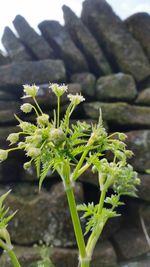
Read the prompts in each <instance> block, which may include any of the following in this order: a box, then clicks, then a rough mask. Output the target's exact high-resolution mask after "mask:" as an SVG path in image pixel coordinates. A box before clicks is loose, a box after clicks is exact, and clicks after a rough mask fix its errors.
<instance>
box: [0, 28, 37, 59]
mask: <svg viewBox="0 0 150 267" xmlns="http://www.w3.org/2000/svg"><path fill="white" fill-rule="evenodd" d="M2 44H3V45H4V47H5V49H6V51H7V53H8V55H9V57H10V58H11V60H12V61H15V62H20V61H26V60H31V59H32V57H31V56H30V54H29V53H28V52H27V50H26V48H25V47H24V45H23V44H22V43H21V42H20V41H19V39H18V38H17V37H16V36H15V34H14V33H13V32H12V30H11V29H10V28H9V27H5V29H4V33H3V36H2Z"/></svg>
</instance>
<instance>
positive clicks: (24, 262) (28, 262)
mask: <svg viewBox="0 0 150 267" xmlns="http://www.w3.org/2000/svg"><path fill="white" fill-rule="evenodd" d="M49 251H50V252H49V255H50V259H51V261H52V263H53V264H54V266H57V267H77V265H78V251H77V249H63V248H49ZM15 253H16V255H17V257H18V259H19V261H20V263H21V266H22V267H35V266H36V262H37V261H39V260H40V259H41V255H40V247H39V248H38V247H16V248H15ZM0 261H1V264H2V267H11V266H12V265H11V263H10V259H9V258H8V256H7V255H6V254H3V255H2V257H1V258H0ZM117 266H118V265H117V263H116V255H115V251H114V249H113V247H112V245H111V243H110V242H105V243H103V244H101V245H99V246H98V247H97V248H96V250H95V252H94V255H93V260H92V263H91V267H117Z"/></svg>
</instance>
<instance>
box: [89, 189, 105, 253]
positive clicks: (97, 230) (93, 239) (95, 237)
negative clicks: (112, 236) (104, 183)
mask: <svg viewBox="0 0 150 267" xmlns="http://www.w3.org/2000/svg"><path fill="white" fill-rule="evenodd" d="M106 192H107V191H106V190H102V191H101V195H100V201H99V207H98V211H97V213H98V214H101V213H102V209H103V206H104V200H105V196H106ZM105 223H106V221H105V222H101V223H99V222H98V225H97V227H95V229H94V230H93V232H92V233H91V235H90V237H89V239H88V242H87V246H86V252H87V255H88V256H89V257H91V256H92V254H93V250H94V248H95V246H96V243H97V241H98V239H99V236H100V234H101V232H102V230H103V228H104V225H105Z"/></svg>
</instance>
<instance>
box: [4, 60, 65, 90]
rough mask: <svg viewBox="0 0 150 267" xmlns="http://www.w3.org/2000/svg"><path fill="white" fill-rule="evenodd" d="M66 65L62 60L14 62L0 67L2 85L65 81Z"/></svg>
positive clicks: (11, 87)
mask: <svg viewBox="0 0 150 267" xmlns="http://www.w3.org/2000/svg"><path fill="white" fill-rule="evenodd" d="M65 78H66V73H65V67H64V64H63V62H62V61H61V60H52V59H47V60H39V61H26V62H20V63H12V64H9V65H5V66H2V67H0V87H10V89H12V90H13V87H15V86H21V85H22V84H26V83H28V84H32V83H35V84H42V83H48V82H54V81H57V82H62V81H65Z"/></svg>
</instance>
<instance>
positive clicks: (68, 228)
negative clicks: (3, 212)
mask: <svg viewBox="0 0 150 267" xmlns="http://www.w3.org/2000/svg"><path fill="white" fill-rule="evenodd" d="M9 187H10V186H9ZM12 188H13V191H12V193H11V194H10V195H9V197H8V199H7V201H6V206H7V205H8V206H9V207H10V211H14V210H18V213H17V214H16V216H15V217H14V218H13V220H12V221H11V222H10V223H9V227H8V229H9V231H10V234H11V238H12V242H14V243H15V244H18V245H32V244H35V243H38V242H40V240H41V241H43V242H45V243H47V244H50V245H53V246H56V247H74V246H76V241H75V237H74V232H73V227H72V222H71V218H70V213H69V207H68V203H67V198H66V195H65V192H64V188H63V184H62V183H59V184H56V185H54V186H53V188H52V189H51V191H50V192H47V191H45V190H44V189H43V190H42V191H41V192H40V193H38V186H33V185H31V184H23V183H21V184H18V185H14V186H13V187H12ZM4 190H5V192H6V190H8V187H7V188H5V187H1V189H0V193H2V192H4ZM75 195H76V199H77V203H81V202H83V191H82V186H81V185H80V184H77V185H76V187H75Z"/></svg>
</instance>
